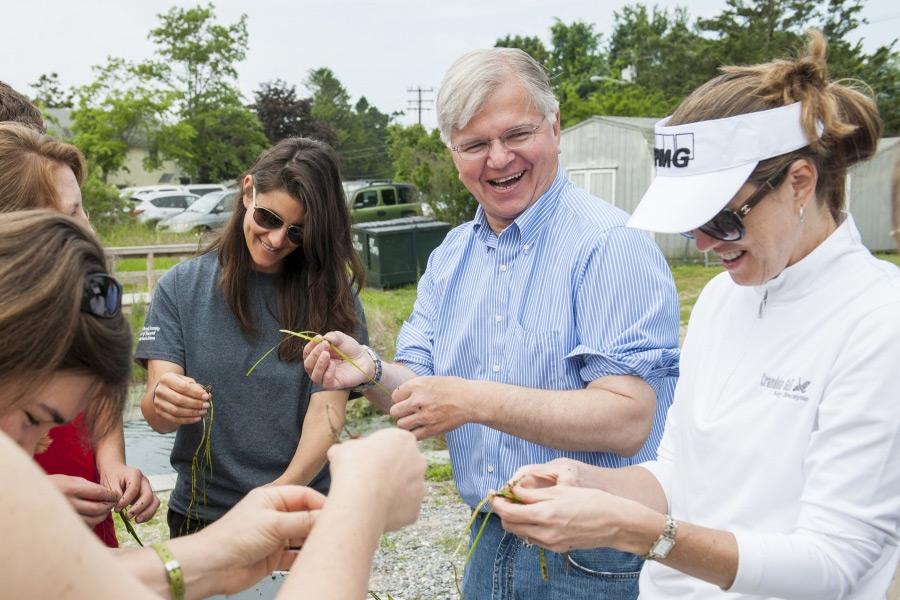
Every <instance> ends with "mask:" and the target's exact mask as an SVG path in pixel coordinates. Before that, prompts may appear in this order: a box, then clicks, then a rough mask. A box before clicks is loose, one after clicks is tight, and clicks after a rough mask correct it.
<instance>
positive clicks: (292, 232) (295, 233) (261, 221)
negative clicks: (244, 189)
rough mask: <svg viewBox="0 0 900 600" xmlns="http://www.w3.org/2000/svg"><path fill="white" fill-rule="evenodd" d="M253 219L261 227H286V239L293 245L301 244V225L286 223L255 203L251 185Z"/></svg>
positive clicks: (254, 193) (254, 192)
mask: <svg viewBox="0 0 900 600" xmlns="http://www.w3.org/2000/svg"><path fill="white" fill-rule="evenodd" d="M253 220H254V221H255V222H256V224H257V225H259V226H260V227H262V228H263V229H281V228H282V227H287V237H288V240H290V242H291V243H292V244H294V245H295V246H302V245H303V225H287V224H286V223H285V222H284V219H282V218H281V217H279V216H278V215H276V214H275V213H273V212H272V211H271V210H269V209H268V208H263V207H262V206H259V205H258V204H257V203H256V186H254V187H253Z"/></svg>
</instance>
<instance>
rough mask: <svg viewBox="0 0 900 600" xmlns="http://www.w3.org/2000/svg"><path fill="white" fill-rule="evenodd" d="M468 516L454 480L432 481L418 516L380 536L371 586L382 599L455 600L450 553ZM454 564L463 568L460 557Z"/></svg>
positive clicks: (454, 584) (454, 548)
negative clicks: (408, 525) (397, 529)
mask: <svg viewBox="0 0 900 600" xmlns="http://www.w3.org/2000/svg"><path fill="white" fill-rule="evenodd" d="M469 515H470V509H469V507H468V506H466V505H465V504H464V503H463V502H462V500H460V498H459V496H458V495H457V494H456V488H455V487H454V486H453V483H452V482H441V483H432V482H428V484H427V491H426V494H425V500H424V502H423V503H422V512H421V513H420V514H419V520H418V521H417V522H416V523H415V524H414V525H411V526H410V527H406V528H405V529H401V530H400V531H394V532H391V533H388V534H386V535H385V536H384V537H382V539H381V546H380V548H379V550H378V552H376V553H375V561H374V563H373V565H372V575H371V578H370V580H369V589H370V590H372V591H374V592H375V593H376V594H377V595H378V596H379V597H380V598H381V600H387V594H390V595H391V597H392V598H393V599H394V600H457V599H458V598H459V595H458V594H457V591H456V582H455V577H454V574H453V567H452V566H451V564H450V557H451V556H452V555H453V552H454V550H456V547H457V545H458V544H459V541H460V540H461V539H462V535H463V530H464V529H465V527H466V523H468V520H469ZM461 554H462V553H461ZM454 564H456V567H457V568H460V567H461V566H462V557H459V556H458V557H457V558H456V559H455V561H454Z"/></svg>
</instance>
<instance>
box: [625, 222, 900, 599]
mask: <svg viewBox="0 0 900 600" xmlns="http://www.w3.org/2000/svg"><path fill="white" fill-rule="evenodd" d="M898 373H900V269H897V268H896V266H894V265H892V264H890V263H887V262H884V261H879V260H877V259H875V258H874V257H872V255H871V254H870V253H869V252H868V251H867V250H866V249H865V248H864V247H863V246H862V244H861V242H860V237H859V232H858V231H857V229H856V226H855V225H854V223H853V220H852V218H851V217H849V215H848V216H847V217H846V219H845V220H844V222H843V224H842V225H841V226H840V227H839V228H838V229H837V230H836V231H835V232H834V233H833V234H832V235H831V236H830V237H829V238H828V239H827V240H825V242H823V243H822V244H821V245H820V246H819V247H818V248H816V249H815V250H814V251H813V252H812V253H811V254H810V255H808V256H807V257H805V258H804V259H803V260H801V261H800V262H798V263H796V264H795V265H792V266H791V267H789V268H787V269H785V270H784V271H783V272H782V273H781V274H780V275H779V276H778V277H776V278H775V279H773V280H771V281H769V282H768V283H766V284H765V285H762V286H758V287H742V286H739V285H736V284H735V283H734V282H733V281H732V280H731V278H730V277H729V276H728V275H727V274H722V275H720V276H718V277H716V278H715V279H714V280H713V281H711V282H710V283H709V285H708V286H707V287H706V289H704V290H703V292H702V294H701V296H700V298H699V299H698V301H697V304H696V306H695V308H694V310H693V312H692V315H691V320H690V325H689V330H688V335H687V338H686V339H685V343H684V348H683V351H682V359H681V379H680V380H679V382H678V386H677V388H676V392H675V400H674V403H673V406H672V408H671V409H670V411H669V416H668V421H667V424H666V429H665V433H664V435H663V439H662V442H661V445H660V447H659V458H658V459H657V461H655V462H651V463H646V464H645V465H644V466H645V467H647V468H648V469H649V470H650V471H651V472H652V473H653V474H654V475H655V476H656V478H657V479H658V480H659V481H660V483H661V485H662V487H663V489H664V490H665V493H666V497H667V499H668V502H669V509H670V512H671V514H672V515H673V517H674V518H675V519H678V520H683V521H687V522H691V523H694V524H697V525H702V526H706V527H711V528H715V529H721V530H727V531H731V532H733V533H734V534H735V536H736V538H737V542H738V551H739V564H738V572H737V577H736V579H735V581H734V583H733V585H732V587H731V589H730V590H728V591H727V592H725V591H723V590H722V589H720V588H719V587H717V586H715V585H712V584H709V583H706V582H703V581H701V580H698V579H695V578H692V577H689V576H687V575H685V574H683V573H681V572H679V571H676V570H674V569H671V568H669V567H666V566H664V565H661V564H659V563H652V562H648V563H647V564H646V566H645V567H644V570H643V572H642V574H641V598H642V599H655V598H692V599H705V598H722V597H725V598H804V599H805V598H808V599H810V600H823V599H828V600H831V599H836V598H855V599H866V600H872V599H878V598H884V594H885V591H886V589H887V587H888V585H889V583H890V580H891V576H892V575H893V572H894V568H895V566H896V564H897V560H898V557H900V550H898V547H900V534H898V529H900V391H898V382H900V377H898ZM676 543H677V537H676Z"/></svg>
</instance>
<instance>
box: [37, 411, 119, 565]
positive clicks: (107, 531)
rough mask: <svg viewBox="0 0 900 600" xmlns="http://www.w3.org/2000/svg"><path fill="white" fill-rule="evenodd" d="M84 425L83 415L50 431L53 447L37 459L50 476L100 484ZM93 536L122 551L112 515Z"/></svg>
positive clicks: (99, 526) (96, 528) (100, 524)
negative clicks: (73, 478)
mask: <svg viewBox="0 0 900 600" xmlns="http://www.w3.org/2000/svg"><path fill="white" fill-rule="evenodd" d="M83 423H84V413H81V414H79V415H78V416H77V417H75V419H74V420H73V421H72V422H71V423H69V424H68V425H60V426H59V427H54V428H53V429H51V430H50V433H49V434H48V435H49V437H50V438H51V439H52V440H53V443H52V444H50V447H49V448H47V450H45V451H44V452H41V453H40V454H37V455H35V457H34V460H36V461H37V463H38V464H39V465H41V467H43V469H44V471H46V472H47V474H48V475H72V476H75V477H81V478H83V479H87V480H88V481H92V482H94V483H100V473H99V472H98V471H97V465H96V464H95V461H94V451H93V450H91V445H90V444H89V443H88V438H87V432H86V431H85V430H84V425H83ZM94 533H95V534H97V537H98V538H100V541H102V542H103V543H104V544H106V545H107V546H109V547H110V548H118V547H119V540H118V539H116V526H115V523H114V522H113V516H112V513H109V515H107V517H106V519H105V520H104V521H103V522H101V523H99V524H98V525H97V526H96V527H94Z"/></svg>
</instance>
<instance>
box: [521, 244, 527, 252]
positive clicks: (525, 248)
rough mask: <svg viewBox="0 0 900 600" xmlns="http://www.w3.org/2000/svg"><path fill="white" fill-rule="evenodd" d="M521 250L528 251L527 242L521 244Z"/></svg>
mask: <svg viewBox="0 0 900 600" xmlns="http://www.w3.org/2000/svg"><path fill="white" fill-rule="evenodd" d="M522 250H525V251H526V252H527V251H528V244H525V245H524V246H522Z"/></svg>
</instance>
